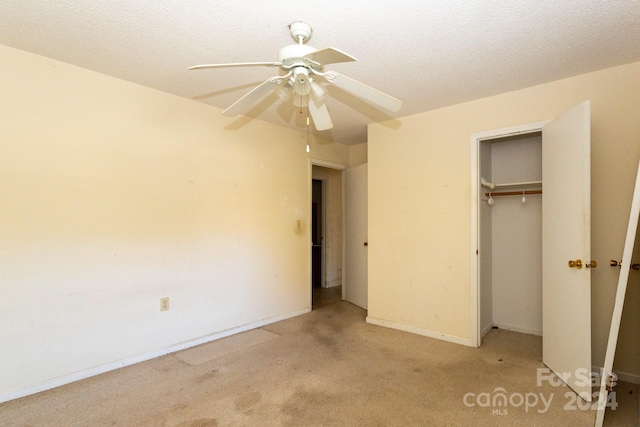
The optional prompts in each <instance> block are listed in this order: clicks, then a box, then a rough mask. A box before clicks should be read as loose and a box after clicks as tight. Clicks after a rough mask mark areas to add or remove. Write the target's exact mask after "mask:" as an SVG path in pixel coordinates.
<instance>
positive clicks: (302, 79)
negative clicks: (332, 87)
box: [293, 67, 311, 95]
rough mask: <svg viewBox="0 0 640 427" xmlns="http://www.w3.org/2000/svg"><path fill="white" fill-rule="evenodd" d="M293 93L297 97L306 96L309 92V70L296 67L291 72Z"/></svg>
mask: <svg viewBox="0 0 640 427" xmlns="http://www.w3.org/2000/svg"><path fill="white" fill-rule="evenodd" d="M293 77H294V79H295V80H294V82H293V91H294V92H295V93H297V94H298V95H308V94H309V92H311V81H310V80H309V70H307V69H306V68H304V67H297V68H294V70H293Z"/></svg>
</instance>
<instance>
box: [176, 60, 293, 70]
mask: <svg viewBox="0 0 640 427" xmlns="http://www.w3.org/2000/svg"><path fill="white" fill-rule="evenodd" d="M281 65H282V62H232V63H229V64H202V65H194V66H192V67H189V68H187V70H202V69H205V68H228V67H279V66H281Z"/></svg>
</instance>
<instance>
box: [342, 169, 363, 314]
mask: <svg viewBox="0 0 640 427" xmlns="http://www.w3.org/2000/svg"><path fill="white" fill-rule="evenodd" d="M344 201H345V256H344V258H345V269H344V299H345V300H347V301H349V302H350V303H352V304H355V305H357V306H358V307H362V308H364V309H367V299H368V288H367V247H366V246H365V243H366V242H367V165H366V164H363V165H359V166H355V167H352V168H349V169H347V170H346V171H345V196H344Z"/></svg>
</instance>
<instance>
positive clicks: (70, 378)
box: [0, 308, 311, 403]
mask: <svg viewBox="0 0 640 427" xmlns="http://www.w3.org/2000/svg"><path fill="white" fill-rule="evenodd" d="M310 311H311V310H310V309H308V308H306V309H304V310H299V311H294V312H292V313H287V314H283V315H280V316H275V317H270V318H268V319H262V320H259V321H257V322H253V323H248V324H246V325H242V326H238V327H235V328H231V329H227V330H224V331H221V332H216V333H214V334H211V335H206V336H204V337H199V338H195V339H193V340H188V341H184V342H181V343H177V344H173V345H170V346H168V347H164V348H160V349H157V350H152V351H149V352H147V353H142V354H138V355H136V356H131V357H127V358H125V359H121V360H116V361H114V362H110V363H106V364H104V365H100V366H96V367H94V368H90V369H84V370H82V371H78V372H74V373H72V374H68V375H63V376H61V377H58V378H53V379H51V380H47V381H43V382H41V383H37V384H34V385H30V386H26V387H22V388H19V389H17V390H12V391H9V392H5V393H2V394H0V403H3V402H8V401H9V400H14V399H18V398H20V397H25V396H29V395H32V394H36V393H40V392H41V391H45V390H50V389H52V388H56V387H60V386H62V385H65V384H69V383H72V382H75V381H80V380H84V379H86V378H89V377H93V376H96V375H100V374H104V373H105V372H109V371H113V370H116V369H119V368H124V367H125V366H130V365H134V364H136V363H140V362H144V361H147V360H151V359H155V358H156V357H160V356H164V355H167V354H170V353H175V352H176V351H180V350H185V349H187V348H190V347H195V346H197V345H200V344H205V343H208V342H211V341H215V340H219V339H220V338H224V337H228V336H230V335H234V334H238V333H240V332H246V331H249V330H251V329H256V328H260V327H262V326H265V325H269V324H271V323H275V322H279V321H281V320H285V319H289V318H291V317H296V316H300V315H301V314H305V313H308V312H310Z"/></svg>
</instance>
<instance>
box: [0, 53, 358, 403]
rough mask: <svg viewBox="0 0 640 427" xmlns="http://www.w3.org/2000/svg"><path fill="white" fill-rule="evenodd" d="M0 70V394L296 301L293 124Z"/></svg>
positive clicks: (141, 91)
mask: <svg viewBox="0 0 640 427" xmlns="http://www.w3.org/2000/svg"><path fill="white" fill-rule="evenodd" d="M0 62H1V63H2V67H0V93H1V94H2V97H1V101H0V200H2V209H0V242H1V243H0V313H1V315H0V317H1V319H2V322H1V323H2V327H0V348H1V349H2V351H0V368H1V370H2V375H0V401H2V400H7V399H11V398H14V397H17V396H19V395H22V394H26V393H29V392H33V391H37V390H38V389H42V388H48V387H50V386H54V385H56V384H59V383H63V382H65V381H67V380H72V379H76V378H81V377H83V376H86V375H89V374H93V373H96V372H99V371H100V370H108V369H111V368H115V367H118V366H121V365H122V364H126V363H129V362H133V361H136V360H141V359H144V358H148V357H153V356H154V355H158V354H161V353H162V352H163V351H168V350H171V349H175V348H176V346H188V345H190V343H193V341H192V340H198V339H208V338H207V337H209V338H210V337H215V336H217V335H216V334H221V333H227V332H225V331H229V330H234V328H248V327H254V326H256V325H259V324H262V323H266V322H270V321H274V320H277V319H280V318H285V317H288V316H292V315H296V314H300V313H303V312H305V311H307V310H309V303H310V300H311V297H310V258H311V254H310V245H309V242H310V237H309V236H310V235H309V228H308V226H307V225H308V220H309V218H310V213H309V207H310V203H311V202H310V179H311V163H310V160H309V157H308V154H307V153H306V152H305V144H306V141H305V135H304V133H302V132H296V131H293V130H289V129H285V128H280V127H277V126H273V125H269V124H266V123H264V122H260V121H258V120H249V119H243V118H240V119H229V118H225V117H223V116H221V115H220V110H219V109H217V108H213V107H210V106H207V105H204V104H202V103H199V102H195V101H191V100H187V99H183V98H178V97H176V96H172V95H169V94H165V93H161V92H158V91H155V90H151V89H148V88H144V87H141V86H137V85H134V84H131V83H128V82H124V81H121V80H117V79H114V78H110V77H107V76H104V75H101V74H97V73H93V72H90V71H87V70H84V69H80V68H77V67H73V66H70V65H67V64H64V63H60V62H57V61H53V60H50V59H47V58H43V57H40V56H36V55H32V54H29V53H25V52H22V51H18V50H15V49H11V48H7V47H4V46H0ZM311 154H312V155H313V157H314V158H315V159H322V160H325V161H328V162H335V163H340V164H348V162H349V149H348V147H347V146H344V145H341V144H331V143H329V142H328V141H319V143H318V144H316V143H315V142H314V143H313V145H312V147H311ZM298 220H300V221H301V224H302V228H301V230H297V229H296V224H297V221H298ZM161 297H170V310H169V311H166V312H160V311H159V300H160V298H161ZM236 330H237V329H236Z"/></svg>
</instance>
